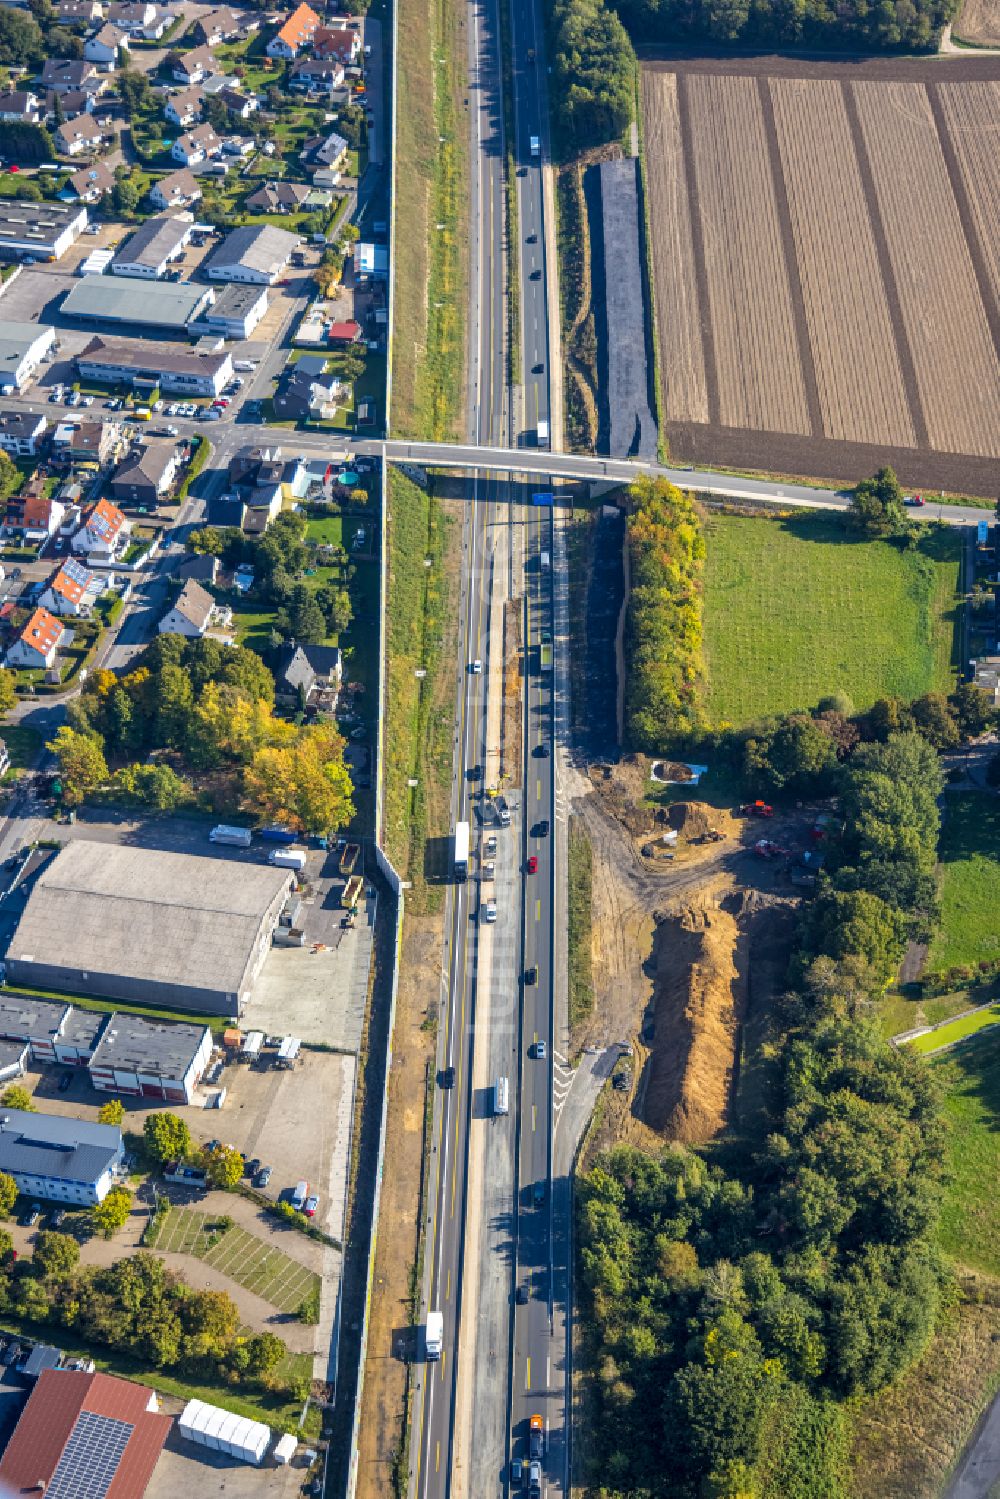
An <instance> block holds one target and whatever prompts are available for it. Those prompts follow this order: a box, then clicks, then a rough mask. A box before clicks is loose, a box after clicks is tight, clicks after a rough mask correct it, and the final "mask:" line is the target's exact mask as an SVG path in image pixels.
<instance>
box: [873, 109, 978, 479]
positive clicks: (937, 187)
mask: <svg viewBox="0 0 1000 1499" xmlns="http://www.w3.org/2000/svg"><path fill="white" fill-rule="evenodd" d="M853 88H854V96H855V99H856V101H857V106H858V117H859V119H860V121H861V130H862V134H863V136H864V140H865V146H866V148H867V151H868V157H869V160H870V162H871V168H872V177H873V179H874V183H875V192H876V195H877V197H878V203H879V210H880V212H881V216H882V222H883V223H884V225H885V233H886V240H887V242H888V245H889V254H890V256H891V258H892V263H893V268H894V270H895V274H896V284H897V286H898V288H899V299H900V306H901V308H902V314H903V322H904V325H905V327H906V333H907V337H908V338H909V341H910V347H911V349H912V350H913V358H914V364H915V366H916V372H917V384H918V386H919V388H920V395H921V399H922V402H923V407H924V412H925V414H926V418H927V428H928V433H929V436H930V441H931V446H932V447H935V448H938V449H945V450H949V451H951V452H963V453H976V454H979V455H981V456H983V457H996V456H998V455H1000V432H998V430H997V414H998V412H1000V366H998V363H997V356H996V350H995V349H994V347H993V340H992V338H991V336H990V333H989V328H988V324H987V320H986V314H985V310H984V308H983V303H982V299H981V297H980V294H979V285H978V282H977V280H976V276H975V271H974V268H973V265H972V260H971V257H970V255H969V249H968V246H967V244H966V241H965V235H964V233H963V232H962V224H961V220H960V218H959V213H958V208H957V205H956V202H955V195H954V193H953V191H952V187H951V183H950V181H949V179H948V172H947V168H946V166H945V161H944V155H943V152H942V149H941V142H940V140H939V138H938V134H937V129H936V127H935V123H934V117H933V115H932V113H931V108H930V103H929V100H928V98H927V91H926V89H925V87H924V85H923V84H922V83H916V82H912V83H864V82H863V83H857V84H855V85H853Z"/></svg>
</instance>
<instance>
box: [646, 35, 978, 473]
mask: <svg viewBox="0 0 1000 1499" xmlns="http://www.w3.org/2000/svg"><path fill="white" fill-rule="evenodd" d="M642 107H643V116H644V129H645V140H646V173H647V192H648V217H649V226H650V237H651V245H652V259H653V275H654V281H655V292H656V298H655V301H656V308H657V314H658V323H659V326H658V329H657V337H658V342H659V355H660V370H661V379H662V385H663V391H662V395H663V401H664V410H665V411H666V414H667V435H668V439H669V442H670V445H671V450H672V451H673V453H674V454H675V455H676V456H679V457H683V458H685V459H689V460H692V461H694V462H702V461H708V460H712V461H714V462H716V463H720V462H721V463H725V464H730V465H732V466H734V467H752V468H759V469H764V470H768V471H772V472H785V473H796V474H812V475H815V476H816V477H824V478H830V479H834V480H838V481H856V480H857V478H858V477H859V476H860V475H863V474H867V473H871V472H873V471H874V470H875V469H876V468H878V467H880V466H881V465H882V464H884V463H886V462H889V463H891V464H892V465H893V466H894V467H895V468H896V470H897V472H898V473H899V475H900V476H901V478H902V479H903V481H904V482H905V483H907V484H910V485H919V486H927V487H934V488H942V489H948V490H951V491H964V492H967V493H974V494H985V495H989V494H992V493H993V492H994V490H995V488H996V483H995V471H996V462H995V460H996V459H997V457H1000V358H998V350H1000V152H997V150H996V124H997V119H998V118H1000V57H997V58H990V57H983V58H976V57H975V56H970V57H969V58H965V57H961V58H948V59H940V58H939V59H927V60H922V59H887V58H882V59H870V60H865V61H857V62H849V63H848V62H844V63H827V62H818V61H814V60H809V59H797V58H778V57H754V58H744V59H741V58H732V57H726V58H719V57H705V56H699V57H697V58H694V57H689V56H686V55H682V54H670V55H663V54H660V55H658V56H657V58H656V59H655V60H654V59H652V58H649V57H647V58H646V59H645V60H644V61H643V66H642Z"/></svg>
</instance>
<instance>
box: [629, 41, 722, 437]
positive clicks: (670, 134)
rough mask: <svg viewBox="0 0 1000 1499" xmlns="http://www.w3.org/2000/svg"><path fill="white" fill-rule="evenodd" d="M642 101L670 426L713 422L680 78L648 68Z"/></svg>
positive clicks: (662, 356)
mask: <svg viewBox="0 0 1000 1499" xmlns="http://www.w3.org/2000/svg"><path fill="white" fill-rule="evenodd" d="M642 96H643V110H644V115H645V131H646V174H647V186H648V192H649V197H650V201H651V202H653V203H655V204H656V223H655V232H654V233H653V236H652V254H653V281H654V292H655V297H656V322H657V328H658V333H659V353H660V376H661V379H662V381H663V387H664V388H663V397H664V402H665V406H666V412H667V416H668V418H669V420H670V421H677V422H707V421H708V419H709V417H708V387H707V383H706V379H705V351H704V346H703V343H702V334H701V314H700V309H699V306H698V290H697V283H696V280H695V271H694V251H693V248H692V243H691V208H690V204H689V202H688V192H687V182H686V179H685V172H684V152H683V145H682V141H681V128H680V111H679V108H678V101H677V77H676V74H674V73H660V72H650V71H649V70H648V69H644V70H643V73H642Z"/></svg>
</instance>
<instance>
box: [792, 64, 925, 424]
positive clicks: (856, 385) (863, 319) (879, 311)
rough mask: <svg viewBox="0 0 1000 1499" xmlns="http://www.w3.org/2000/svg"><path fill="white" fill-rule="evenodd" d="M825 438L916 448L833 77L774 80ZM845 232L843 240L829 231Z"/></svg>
mask: <svg viewBox="0 0 1000 1499" xmlns="http://www.w3.org/2000/svg"><path fill="white" fill-rule="evenodd" d="M769 87H770V94H771V99H772V102H773V106H774V119H775V125H776V128H777V134H778V142H779V146H780V151H781V164H782V168H783V172H784V177H785V182H786V184H787V191H788V203H789V209H790V212H791V218H792V228H793V231H794V236H795V249H796V254H797V260H798V264H799V267H800V271H801V276H802V286H803V293H804V297H805V310H806V318H807V322H808V326H809V335H810V338H811V341H812V348H813V353H814V356H815V360H816V373H817V383H818V385H819V394H820V402H821V405H822V411H823V433H824V435H825V436H827V437H831V438H835V439H838V440H840V441H843V442H870V443H878V442H885V443H889V444H891V445H892V446H894V447H913V446H914V445H915V443H916V436H915V433H914V428H913V420H912V417H911V415H910V408H909V402H908V401H907V398H906V390H905V388H904V385H903V377H902V373H901V371H900V367H899V358H898V354H897V350H896V341H895V338H894V337H893V331H892V323H891V320H890V317H889V310H888V306H887V303H886V289H885V286H884V285H883V281H882V275H881V271H880V269H879V261H878V253H877V250H876V246H875V236H874V234H873V232H872V225H871V221H870V218H869V213H868V207H867V205H866V203H865V193H864V187H863V184H862V181H861V174H860V172H859V170H858V163H857V160H856V158H855V154H854V144H853V141H852V139H851V129H850V124H849V122H848V118H847V111H846V109H845V106H844V97H843V89H842V86H841V84H840V83H839V82H837V81H836V80H835V79H824V80H819V79H816V80H810V81H806V80H801V79H770V80H769ZM831 224H837V225H839V229H840V233H839V234H838V236H837V237H836V238H834V237H833V236H831V234H830V225H831Z"/></svg>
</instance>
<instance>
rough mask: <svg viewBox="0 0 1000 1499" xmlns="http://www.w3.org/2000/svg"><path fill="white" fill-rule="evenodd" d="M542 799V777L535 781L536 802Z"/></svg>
mask: <svg viewBox="0 0 1000 1499" xmlns="http://www.w3.org/2000/svg"><path fill="white" fill-rule="evenodd" d="M541 799H542V782H541V778H539V779H538V780H537V781H536V782H535V801H536V802H540V801H541Z"/></svg>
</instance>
